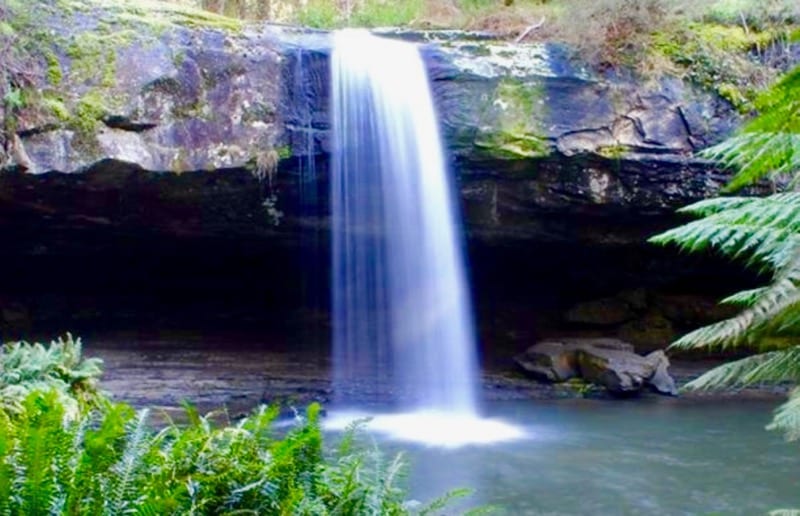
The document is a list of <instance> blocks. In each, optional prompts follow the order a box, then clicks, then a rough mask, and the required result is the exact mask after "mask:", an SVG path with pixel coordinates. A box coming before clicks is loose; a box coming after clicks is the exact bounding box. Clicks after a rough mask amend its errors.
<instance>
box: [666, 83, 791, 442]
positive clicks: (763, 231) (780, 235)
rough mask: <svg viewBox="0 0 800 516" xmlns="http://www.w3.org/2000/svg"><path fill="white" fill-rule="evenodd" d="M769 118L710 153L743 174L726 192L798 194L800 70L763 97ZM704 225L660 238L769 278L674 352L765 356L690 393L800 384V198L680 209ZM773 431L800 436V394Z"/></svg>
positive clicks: (703, 379)
mask: <svg viewBox="0 0 800 516" xmlns="http://www.w3.org/2000/svg"><path fill="white" fill-rule="evenodd" d="M758 105H759V107H760V108H761V114H760V115H759V116H758V117H756V118H755V119H754V120H752V121H751V122H750V123H749V124H747V125H746V126H744V128H743V129H742V130H741V131H740V132H739V133H738V134H737V135H735V136H734V137H732V138H731V139H729V140H727V141H725V142H723V143H721V144H719V145H717V146H715V147H712V148H711V149H709V150H707V151H706V153H705V154H706V155H707V156H709V157H712V158H715V159H717V160H719V161H720V162H721V163H723V164H724V165H726V166H729V167H734V168H736V169H738V173H737V174H736V175H735V176H734V177H733V179H732V181H731V182H730V184H729V185H728V190H729V191H730V190H734V189H738V188H741V187H742V186H745V185H749V184H752V183H754V182H756V181H758V180H761V179H764V178H769V179H772V180H773V181H775V182H776V184H778V185H784V184H785V185H788V187H789V188H792V189H796V186H797V181H798V179H800V68H797V69H795V70H793V71H792V72H790V73H789V74H788V75H787V76H786V77H785V78H784V79H783V80H782V81H780V82H779V83H778V84H776V85H775V86H774V87H773V88H771V89H770V90H768V91H767V92H765V93H764V94H763V95H762V96H761V98H760V99H759V102H758ZM681 211H682V212H684V213H688V214H691V215H695V216H698V217H700V219H699V220H696V221H694V222H691V223H689V224H686V225H684V226H681V227H678V228H675V229H672V230H670V231H667V232H665V233H662V234H661V235H657V236H656V237H654V238H652V239H651V240H652V241H653V242H656V243H659V244H677V245H679V246H681V248H683V249H685V250H688V251H692V252H697V251H702V250H705V249H709V248H711V249H714V250H716V251H719V252H721V253H723V254H725V255H726V256H729V257H731V258H735V259H741V260H744V261H745V263H746V264H747V265H748V266H751V267H755V268H757V269H759V270H760V271H762V272H768V273H771V275H772V279H771V281H770V283H769V284H768V285H766V286H764V287H760V288H756V289H753V290H747V291H744V292H739V293H737V294H734V295H732V296H730V297H728V298H726V299H724V300H723V301H722V302H723V303H727V304H732V305H735V306H740V307H742V311H741V312H740V313H739V314H738V315H737V316H735V317H733V318H731V319H727V320H724V321H721V322H718V323H715V324H712V325H709V326H705V327H703V328H700V329H698V330H695V331H693V332H691V333H689V334H687V335H685V336H683V337H681V338H680V339H679V340H678V341H676V342H675V343H673V344H672V347H673V348H674V349H707V350H725V349H731V348H736V347H747V348H750V349H753V350H755V351H756V352H757V353H756V354H755V355H753V356H750V357H747V358H744V359H741V360H737V361H734V362H731V363H728V364H725V365H722V366H720V367H717V368H715V369H712V370H711V371H709V372H707V373H705V374H704V375H702V376H700V377H699V378H697V379H696V380H694V381H693V382H691V383H689V384H688V385H687V386H686V387H687V388H689V389H710V388H717V387H725V386H746V385H751V384H755V383H762V382H791V383H793V384H795V385H797V384H800V192H797V191H788V192H785V193H776V194H774V195H771V196H768V197H764V198H757V197H721V198H716V199H709V200H705V201H701V202H698V203H695V204H692V205H691V206H687V207H686V208H683V209H682V210H681ZM768 428H772V429H779V430H782V431H784V432H785V433H786V436H787V438H789V439H798V438H800V388H798V387H795V389H794V390H793V391H792V392H791V394H790V396H789V399H788V401H787V402H786V403H784V404H783V405H782V406H781V407H780V408H779V409H778V410H777V411H776V414H775V417H774V419H773V421H772V423H771V424H770V426H769V427H768Z"/></svg>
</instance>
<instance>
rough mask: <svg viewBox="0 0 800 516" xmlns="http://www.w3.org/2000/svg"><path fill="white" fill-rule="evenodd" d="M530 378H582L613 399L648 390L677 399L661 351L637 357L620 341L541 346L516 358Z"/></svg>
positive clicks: (550, 342) (566, 341)
mask: <svg viewBox="0 0 800 516" xmlns="http://www.w3.org/2000/svg"><path fill="white" fill-rule="evenodd" d="M514 360H515V361H516V363H517V364H518V365H519V366H520V367H521V368H522V369H523V370H524V371H525V372H526V373H528V374H529V375H530V376H532V377H534V378H536V379H538V380H544V381H550V382H562V381H565V380H569V379H570V378H575V377H580V378H583V379H584V380H586V381H588V382H591V383H594V384H597V385H600V386H603V387H605V388H606V389H607V390H608V392H610V393H611V394H614V395H619V396H625V395H631V394H636V393H638V392H640V391H641V390H642V389H643V388H644V387H645V386H648V387H650V388H652V389H653V390H654V391H656V392H658V393H660V394H668V395H672V396H674V395H676V394H677V392H678V390H677V387H676V386H675V381H674V380H673V379H672V377H671V376H670V375H669V372H668V370H667V369H668V368H669V359H668V358H667V356H666V355H665V354H664V352H663V351H661V350H658V351H654V352H652V353H650V354H649V355H647V356H644V357H643V356H641V355H637V354H636V353H634V351H633V346H632V345H631V344H628V343H627V342H623V341H621V340H617V339H559V340H546V341H542V342H538V343H537V344H535V345H533V346H531V347H530V348H529V349H528V350H526V351H525V352H524V353H522V354H520V355H518V356H516V357H515V358H514Z"/></svg>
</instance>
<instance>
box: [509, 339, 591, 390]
mask: <svg viewBox="0 0 800 516" xmlns="http://www.w3.org/2000/svg"><path fill="white" fill-rule="evenodd" d="M575 351H576V348H575V347H574V346H570V345H568V344H566V343H564V342H559V341H543V342H539V343H537V344H534V345H533V346H531V347H530V348H528V349H527V350H526V351H525V352H524V353H522V354H520V355H517V356H516V357H514V361H515V362H516V363H517V364H518V365H519V366H520V367H521V368H522V369H523V370H524V371H525V372H527V373H529V374H530V375H531V376H533V377H534V378H536V379H539V380H545V381H549V382H563V381H565V380H569V379H570V378H573V377H574V376H576V375H577V374H578V368H577V357H576V353H575Z"/></svg>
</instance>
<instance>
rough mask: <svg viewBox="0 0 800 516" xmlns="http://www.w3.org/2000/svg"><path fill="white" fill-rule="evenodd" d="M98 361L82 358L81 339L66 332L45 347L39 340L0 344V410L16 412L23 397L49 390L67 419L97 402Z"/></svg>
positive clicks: (99, 394) (76, 415)
mask: <svg viewBox="0 0 800 516" xmlns="http://www.w3.org/2000/svg"><path fill="white" fill-rule="evenodd" d="M100 364H101V361H100V360H99V359H97V358H90V359H83V358H82V357H81V340H80V339H79V338H78V339H73V338H72V335H70V334H67V335H66V337H65V338H61V337H59V338H58V340H55V341H53V342H51V343H50V345H49V346H47V347H45V346H43V345H41V344H39V343H34V344H30V343H27V342H11V343H8V344H5V345H4V346H2V347H0V411H4V412H6V413H9V414H17V413H19V412H21V411H23V409H24V405H23V403H24V400H25V399H26V398H27V397H28V395H29V394H30V393H31V392H32V391H34V390H37V389H47V390H52V391H53V392H54V393H55V395H56V396H57V397H58V398H59V400H60V402H61V404H62V409H63V410H64V411H65V413H66V414H67V415H68V416H69V417H70V418H76V417H78V415H79V413H80V412H81V411H83V410H84V409H86V408H89V407H93V406H96V405H98V404H99V403H100V402H101V400H102V395H101V393H100V392H99V391H98V389H97V380H98V379H99V377H100V374H101V372H102V371H101V369H100Z"/></svg>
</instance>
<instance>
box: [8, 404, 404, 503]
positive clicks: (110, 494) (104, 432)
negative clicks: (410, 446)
mask: <svg viewBox="0 0 800 516" xmlns="http://www.w3.org/2000/svg"><path fill="white" fill-rule="evenodd" d="M65 410H66V409H65V405H64V403H63V398H62V397H61V396H59V395H58V393H56V392H55V391H46V390H33V391H31V392H30V393H29V394H28V396H27V397H26V398H25V400H24V401H23V403H22V404H21V408H20V410H17V411H16V412H14V413H8V412H0V514H11V515H30V516H35V515H39V514H82V515H83V514H87V515H106V514H108V515H117V514H159V515H168V514H233V513H238V514H308V515H315V516H316V515H324V514H389V515H391V514H408V513H409V510H408V508H407V507H406V505H405V504H404V492H403V490H401V489H399V488H398V487H397V486H396V480H397V478H398V473H399V472H400V471H401V469H402V463H401V461H400V460H399V458H398V459H395V460H394V461H391V462H389V463H388V464H384V461H383V458H382V457H381V455H380V453H379V452H378V451H377V450H376V449H374V448H373V449H368V448H353V446H352V443H353V437H354V432H356V429H355V428H354V429H352V430H351V431H350V432H349V433H348V434H347V435H346V436H345V438H344V443H345V445H343V446H341V447H340V448H339V450H338V451H337V452H336V453H334V454H333V455H332V457H329V458H326V457H325V456H324V454H323V447H322V434H321V430H320V426H319V407H318V406H316V405H312V406H311V407H310V408H309V409H308V412H307V414H306V417H305V418H303V420H302V422H300V423H299V424H298V425H297V426H295V427H294V428H293V429H291V430H290V431H289V432H288V433H286V435H284V436H283V437H279V436H276V432H275V431H274V430H273V428H272V422H273V420H274V418H275V416H276V413H277V412H276V411H275V410H272V409H268V408H266V407H260V408H259V409H257V410H256V411H255V412H254V413H253V414H252V415H250V416H249V417H246V418H244V419H242V420H241V421H239V422H238V423H235V424H229V425H222V426H215V425H214V424H213V423H212V422H211V419H210V418H208V417H203V416H200V415H198V414H197V412H196V411H195V410H194V409H192V408H190V407H189V408H187V412H186V415H187V419H188V424H185V425H178V424H175V423H170V424H169V425H168V426H167V427H166V428H163V429H162V430H160V431H156V430H154V429H153V427H152V426H150V424H149V422H148V421H149V411H148V410H146V409H145V410H140V411H138V412H135V411H134V410H133V409H132V408H131V407H129V406H127V405H125V404H110V403H109V404H107V406H106V407H104V408H103V409H102V410H92V411H89V412H87V413H85V414H83V415H81V416H80V417H78V418H73V419H69V418H65V415H66V413H65Z"/></svg>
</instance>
